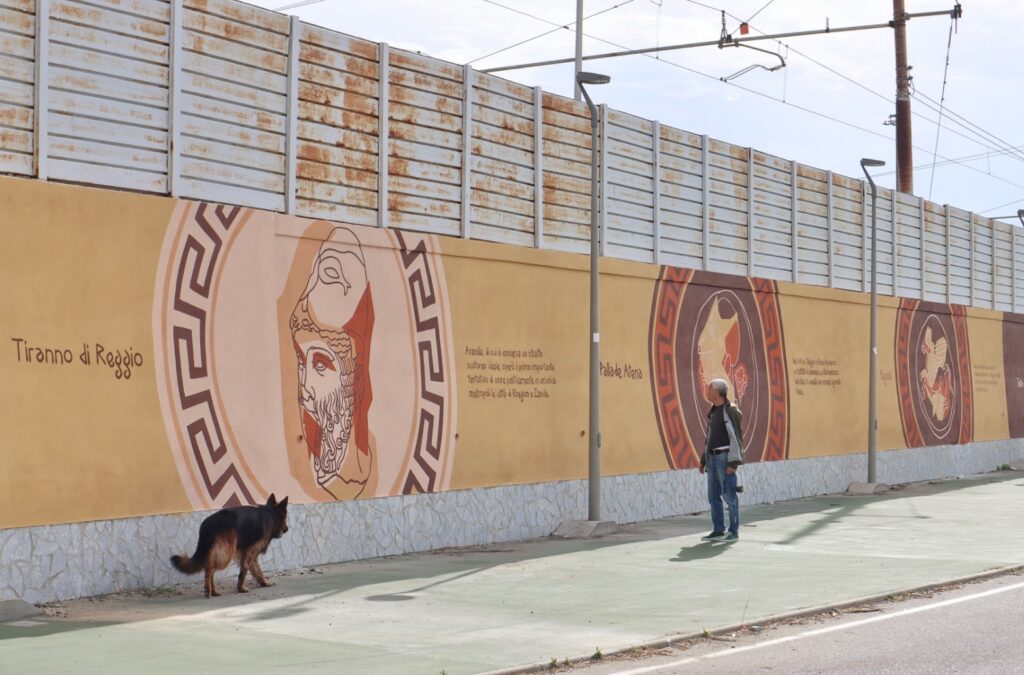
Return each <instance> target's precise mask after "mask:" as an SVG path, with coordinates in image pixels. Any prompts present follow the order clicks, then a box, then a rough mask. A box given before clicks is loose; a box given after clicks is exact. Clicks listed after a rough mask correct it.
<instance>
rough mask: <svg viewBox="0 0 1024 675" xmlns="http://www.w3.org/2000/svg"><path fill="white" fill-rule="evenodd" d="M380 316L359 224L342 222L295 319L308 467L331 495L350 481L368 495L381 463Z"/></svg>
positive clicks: (323, 252)
mask: <svg viewBox="0 0 1024 675" xmlns="http://www.w3.org/2000/svg"><path fill="white" fill-rule="evenodd" d="M373 319H374V314H373V295H372V293H371V289H370V286H369V283H368V282H367V277H366V260H365V257H364V255H363V251H362V247H361V246H360V244H359V240H358V239H357V238H356V235H355V234H354V233H353V232H352V230H350V229H348V228H345V227H338V228H335V229H334V230H333V231H332V232H331V234H330V236H329V237H328V239H327V241H325V242H324V243H323V245H322V246H321V247H320V253H319V254H318V255H317V258H316V261H315V262H314V264H313V270H312V273H311V274H310V277H309V281H308V283H307V284H306V290H305V292H304V293H303V294H302V297H300V298H299V301H298V303H297V304H296V305H295V309H294V310H293V311H292V315H291V319H290V321H289V328H290V329H291V334H292V344H293V346H294V347H295V357H296V362H297V368H298V377H299V390H298V401H299V407H300V414H301V417H302V429H303V434H304V438H305V441H306V447H307V448H308V449H309V465H308V470H309V471H311V472H312V474H313V476H314V477H315V479H316V483H317V485H318V486H320V487H321V488H322V489H323V490H325V491H326V492H327V493H328V494H331V495H332V496H337V494H338V493H339V492H340V490H339V488H345V487H346V486H348V488H349V489H348V490H346V491H347V492H351V491H352V490H353V489H354V490H355V491H356V494H357V495H358V494H361V493H362V491H363V490H364V489H365V487H366V484H367V480H368V479H369V478H370V474H371V471H372V469H373V467H374V455H375V454H376V449H375V448H374V447H371V444H370V433H369V429H368V428H367V427H368V414H367V413H368V411H369V408H370V404H371V403H372V402H373V388H372V383H371V382H370V377H369V373H370V367H369V366H370V347H371V344H372V342H373V340H372V338H373ZM301 470H303V469H300V471H301ZM299 478H300V479H301V477H299ZM336 484H338V485H336Z"/></svg>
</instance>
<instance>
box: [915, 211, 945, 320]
mask: <svg viewBox="0 0 1024 675" xmlns="http://www.w3.org/2000/svg"><path fill="white" fill-rule="evenodd" d="M923 206H924V233H923V236H924V240H923V244H922V247H921V248H922V250H923V252H924V253H923V256H924V260H923V265H924V290H923V293H922V298H923V299H924V300H930V301H932V302H946V301H947V299H948V293H949V253H950V252H949V249H948V245H947V237H946V214H945V211H946V210H945V209H944V208H942V207H941V206H938V205H937V204H932V203H931V202H928V201H926V202H923Z"/></svg>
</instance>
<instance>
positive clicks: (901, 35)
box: [892, 0, 914, 194]
mask: <svg viewBox="0 0 1024 675" xmlns="http://www.w3.org/2000/svg"><path fill="white" fill-rule="evenodd" d="M892 28H893V31H892V32H893V35H894V36H895V39H896V189H897V190H899V191H900V192H903V193H906V194H914V146H913V140H912V137H911V125H910V67H909V66H907V12H906V9H905V8H904V5H903V0H892Z"/></svg>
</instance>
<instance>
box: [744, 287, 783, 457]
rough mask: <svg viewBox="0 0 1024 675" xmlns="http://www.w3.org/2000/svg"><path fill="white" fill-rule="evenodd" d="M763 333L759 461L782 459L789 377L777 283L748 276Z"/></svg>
mask: <svg viewBox="0 0 1024 675" xmlns="http://www.w3.org/2000/svg"><path fill="white" fill-rule="evenodd" d="M750 282H751V287H752V289H753V291H754V300H755V301H756V302H757V309H758V316H759V318H760V320H761V330H762V331H763V333H764V352H765V362H766V363H767V364H768V436H767V438H766V439H765V444H764V452H763V453H762V455H761V461H771V460H776V459H785V458H786V455H787V451H788V439H789V401H788V400H787V399H788V395H787V392H788V388H789V383H788V377H787V375H786V343H785V341H784V340H783V339H782V322H781V319H780V314H779V305H778V302H777V297H778V287H777V286H776V284H775V282H774V281H771V280H769V279H759V278H753V279H751V280H750Z"/></svg>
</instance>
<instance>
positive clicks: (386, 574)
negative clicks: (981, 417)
mask: <svg viewBox="0 0 1024 675" xmlns="http://www.w3.org/2000/svg"><path fill="white" fill-rule="evenodd" d="M1020 479H1021V474H1020V473H993V474H984V475H981V476H973V477H969V478H967V479H964V480H948V481H943V482H929V483H917V484H913V485H910V486H906V487H898V489H896V490H893V491H891V492H889V493H885V494H882V495H874V496H865V497H852V496H850V497H848V496H844V495H826V496H817V497H807V498H803V499H797V500H793V501H788V502H779V503H776V504H762V505H752V506H745V507H744V508H743V510H742V512H741V513H742V522H743V526H744V527H751V528H756V526H757V524H758V523H759V522H771V521H777V520H782V519H786V518H790V517H794V516H806V515H808V514H819V515H820V517H818V518H816V519H814V520H812V521H811V522H809V523H806V524H803V525H802V526H801V527H799V529H796V530H795V531H793V532H792V533H791V534H788V535H787V536H785V537H784V538H782V539H779V540H776V541H773V542H770V543H774V544H792V543H793V542H796V541H799V540H801V539H804V538H807V537H810V536H813V535H814V534H815V533H818V532H820V531H822V530H825V529H827V528H829V527H830V526H833V525H835V524H837V523H839V522H841V521H844V520H848V519H850V518H874V517H875V516H874V515H873V514H869V513H860V510H861V509H863V508H864V507H865V506H867V505H869V504H871V503H876V502H879V501H891V500H899V499H905V498H910V497H918V496H929V495H936V494H941V493H945V492H952V491H956V490H960V489H963V488H969V487H974V486H978V485H984V484H987V483H995V482H1006V481H1013V480H1020ZM908 505H909V508H908V509H907V510H906V513H905V514H898V515H896V516H886V517H887V518H889V519H890V520H891V521H895V522H897V523H898V522H899V521H901V520H907V521H908V522H909V521H911V520H913V519H927V518H929V516H924V515H921V514H920V513H919V512H918V510H917V509H916V508H915V507H914V505H913V504H912V503H908ZM865 522H871V521H865ZM707 526H708V516H707V514H706V512H705V513H702V514H700V515H694V516H676V517H671V518H664V519H660V520H655V521H648V522H644V523H636V524H628V525H623V526H620V527H619V529H618V531H617V532H616V533H615V534H612V535H608V536H606V537H602V538H599V539H592V540H567V539H560V538H555V537H546V538H542V539H534V540H529V541H520V542H510V543H503V544H500V548H499V547H498V546H496V545H489V546H473V547H466V548H460V549H442V550H438V551H432V552H424V553H412V554H407V555H403V556H394V557H388V558H377V559H371V560H360V561H352V562H345V563H337V564H330V565H318V566H316V567H310V568H305V569H300V570H295V571H291V572H284V573H272V574H270V578H271V580H272V581H273V582H274V584H275V585H274V586H273V587H270V588H258V587H254V588H252V589H251V591H250V592H249V593H247V594H236V593H234V591H233V584H231V585H230V586H228V588H231V589H232V590H230V591H227V592H226V593H225V594H224V595H223V596H221V597H219V598H214V599H206V598H204V597H203V596H202V583H201V579H198V578H197V579H196V580H194V581H192V582H189V583H187V584H181V585H179V586H175V587H170V588H168V587H161V588H158V589H149V590H143V591H134V592H127V593H119V594H112V595H107V596H99V597H96V598H87V599H80V600H73V601H68V602H67V603H60V606H61V607H63V609H64V610H66V616H59V617H58V616H50V617H40V620H41V621H44V622H45V625H44V626H37V627H34V628H33V629H20V628H14V627H9V626H5V625H4V624H0V640H4V639H10V638H14V637H29V636H40V635H45V634H52V633H56V632H66V631H74V630H80V629H87V628H96V627H100V626H110V625H118V624H130V623H136V622H143V621H152V620H157V619H162V618H168V617H177V616H188V617H198V616H200V615H204V614H208V613H211V612H217V613H218V615H220V614H222V613H227V614H230V613H231V610H234V609H239V610H241V609H246V608H247V612H249V613H250V614H249V616H247V617H246V618H244V619H243V620H244V621H252V622H259V621H266V620H271V619H277V618H283V617H289V616H294V615H298V614H302V613H304V612H306V611H309V610H308V609H307V608H308V607H310V606H312V605H315V604H316V603H318V602H319V601H320V600H323V599H325V598H329V597H331V596H333V595H337V594H341V593H345V592H348V591H352V590H354V589H359V588H364V587H365V588H366V589H367V591H369V593H368V594H367V595H364V596H362V598H361V599H362V600H369V601H374V602H415V601H417V600H424V599H429V598H430V597H431V596H430V595H429V593H426V591H429V590H430V589H433V588H436V587H438V586H441V585H444V584H448V583H451V582H453V581H456V580H459V579H464V578H466V577H469V576H472V575H475V574H479V573H481V572H484V571H486V570H489V569H492V568H496V567H501V566H506V565H516V564H519V563H522V562H525V561H530V560H537V559H542V558H548V557H554V556H561V555H569V554H574V553H579V552H586V551H597V550H600V549H604V548H608V547H616V546H626V545H630V544H636V543H640V542H656V541H666V540H671V539H680V540H681V541H680V543H681V544H682V548H681V549H680V550H679V552H678V553H677V554H676V557H674V558H669V559H668V560H669V561H671V562H675V563H689V562H694V561H699V560H705V559H708V558H712V557H715V556H718V555H722V554H724V553H726V552H727V551H729V550H730V549H733V550H735V549H736V547H739V548H740V550H742V548H743V546H744V542H743V540H742V539H741V541H740V542H739V543H736V544H724V543H713V542H700V541H699V537H700V536H702V535H703V534H705V533H706V532H707ZM741 532H742V530H741ZM296 534H297V533H296ZM756 543H758V544H761V545H763V544H765V543H767V542H765V541H764V540H760V541H758V542H756ZM230 569H231V570H233V569H234V568H230ZM231 576H232V575H231V574H228V575H227V576H226V577H224V578H225V579H227V578H228V577H231ZM221 583H225V581H223V580H222V581H221ZM396 584H397V585H399V586H400V588H399V589H398V590H391V589H392V588H394V586H395V585H396ZM380 586H385V588H379V587H380ZM382 590H384V591H388V592H374V591H382ZM253 605H264V606H263V607H261V608H258V609H256V611H255V612H252V611H251V610H252V609H254V608H253V607H252V606H253Z"/></svg>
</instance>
